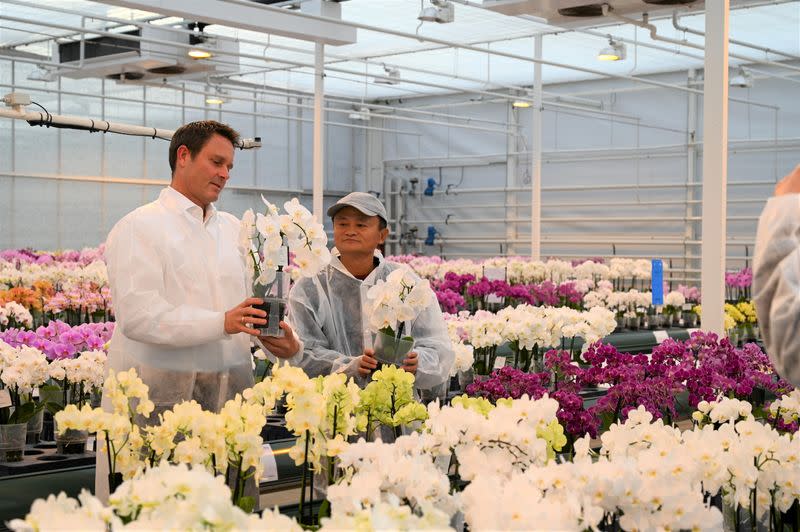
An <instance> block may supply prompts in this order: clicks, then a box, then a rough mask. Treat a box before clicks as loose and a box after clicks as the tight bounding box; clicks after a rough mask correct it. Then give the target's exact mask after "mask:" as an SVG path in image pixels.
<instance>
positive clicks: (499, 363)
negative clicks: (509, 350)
mask: <svg viewBox="0 0 800 532" xmlns="http://www.w3.org/2000/svg"><path fill="white" fill-rule="evenodd" d="M505 365H506V357H497V358H495V359H494V367H493V368H492V369H500V368H502V367H503V366H505Z"/></svg>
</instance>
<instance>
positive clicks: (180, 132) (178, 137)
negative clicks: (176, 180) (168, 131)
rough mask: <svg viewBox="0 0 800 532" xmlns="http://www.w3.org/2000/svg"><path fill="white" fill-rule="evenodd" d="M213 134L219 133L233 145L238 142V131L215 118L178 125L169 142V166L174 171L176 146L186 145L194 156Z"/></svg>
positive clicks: (176, 157)
mask: <svg viewBox="0 0 800 532" xmlns="http://www.w3.org/2000/svg"><path fill="white" fill-rule="evenodd" d="M214 135H221V136H223V137H225V138H226V139H228V140H229V141H231V144H233V145H234V147H235V146H236V145H237V144H238V143H239V133H237V132H236V130H235V129H233V128H232V127H231V126H229V125H227V124H223V123H221V122H217V121H215V120H198V121H197V122H189V123H188V124H184V125H182V126H181V127H179V128H178V129H177V130H176V131H175V133H174V134H173V135H172V140H171V141H170V143H169V167H170V170H172V173H173V174H174V173H175V164H176V162H177V160H178V148H180V147H181V146H186V147H187V148H188V149H189V153H190V154H191V155H192V158H194V157H195V156H196V155H197V154H198V153H199V152H200V150H202V149H203V146H205V145H206V142H208V139H210V138H211V137H213V136H214Z"/></svg>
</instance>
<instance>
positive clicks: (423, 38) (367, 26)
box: [221, 0, 702, 94]
mask: <svg viewBox="0 0 800 532" xmlns="http://www.w3.org/2000/svg"><path fill="white" fill-rule="evenodd" d="M221 1H222V2H231V3H241V2H242V0H221ZM247 4H250V2H247ZM257 7H258V8H259V9H264V10H271V11H275V9H276V8H272V7H270V6H268V5H263V4H257ZM297 15H299V16H303V17H308V18H314V19H318V18H320V17H314V16H312V15H308V14H305V13H297ZM323 20H324V18H323ZM336 22H337V23H339V24H341V25H343V26H350V27H352V28H358V29H363V30H367V31H374V32H377V33H385V34H387V35H394V36H396V37H404V38H406V39H411V40H417V41H425V42H431V43H435V44H441V45H445V46H449V47H452V48H461V49H464V50H470V51H472V52H478V53H482V54H489V55H496V56H499V57H506V58H508V59H517V60H519V61H524V62H527V63H537V62H538V63H539V64H542V65H547V66H552V67H556V68H564V69H567V70H574V71H576V72H583V73H586V74H593V75H596V76H601V77H604V78H615V79H625V80H628V81H633V82H636V83H644V84H649V85H654V86H658V87H663V88H666V89H673V90H677V91H681V92H693V93H696V94H702V91H699V90H696V89H691V88H689V87H684V86H682V85H672V84H670V83H663V82H660V81H655V80H650V79H646V78H639V77H636V76H628V75H624V74H609V73H608V72H604V71H602V70H595V69H592V68H585V67H580V66H576V65H567V64H564V63H558V62H555V61H547V60H544V59H541V60H538V59H535V58H531V57H528V56H524V55H517V54H512V53H509V52H503V51H501V50H496V49H495V50H492V49H490V48H480V47H478V46H472V45H469V44H464V43H459V42H452V41H447V40H445V39H437V38H434V37H430V36H425V35H419V34H416V33H408V32H404V31H398V30H393V29H390V28H381V27H379V26H373V25H370V24H364V23H361V22H354V21H350V20H337V21H336ZM465 92H466V91H465ZM470 92H472V91H470Z"/></svg>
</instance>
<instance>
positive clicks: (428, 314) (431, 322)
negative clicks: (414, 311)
mask: <svg viewBox="0 0 800 532" xmlns="http://www.w3.org/2000/svg"><path fill="white" fill-rule="evenodd" d="M411 336H413V337H414V351H416V352H417V357H418V363H419V365H418V366H417V375H416V381H415V383H414V386H415V387H417V388H421V389H424V390H429V389H431V388H434V387H435V386H438V385H440V384H442V383H443V382H445V381H447V380H448V379H449V378H450V369H451V368H452V366H453V361H454V360H455V351H454V350H453V346H452V343H451V342H450V336H449V335H448V334H447V325H445V322H444V318H443V317H442V311H441V309H440V308H439V304H438V303H437V302H436V299H435V298H434V302H433V303H432V304H431V305H429V306H428V307H427V308H426V309H425V310H423V311H422V312H421V313H420V314H419V316H417V319H416V320H414V323H413V324H412V326H411Z"/></svg>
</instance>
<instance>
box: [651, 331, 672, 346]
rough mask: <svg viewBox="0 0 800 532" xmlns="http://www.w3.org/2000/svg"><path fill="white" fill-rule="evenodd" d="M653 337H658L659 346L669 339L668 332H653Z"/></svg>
mask: <svg viewBox="0 0 800 532" xmlns="http://www.w3.org/2000/svg"><path fill="white" fill-rule="evenodd" d="M653 336H655V337H656V342H658V343H659V344H660V343H662V342H663V341H664V340H666V339H667V338H669V335H668V334H667V331H653Z"/></svg>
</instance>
